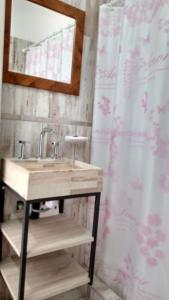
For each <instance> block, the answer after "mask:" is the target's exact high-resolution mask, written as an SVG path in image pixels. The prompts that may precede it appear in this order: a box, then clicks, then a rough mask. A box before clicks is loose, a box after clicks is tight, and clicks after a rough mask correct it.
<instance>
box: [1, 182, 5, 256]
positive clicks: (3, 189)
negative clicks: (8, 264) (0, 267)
mask: <svg viewBox="0 0 169 300" xmlns="http://www.w3.org/2000/svg"><path fill="white" fill-rule="evenodd" d="M4 203H5V186H4V184H3V182H0V223H3V221H4ZM2 240H3V236H2V231H1V230H0V261H1V260H2Z"/></svg>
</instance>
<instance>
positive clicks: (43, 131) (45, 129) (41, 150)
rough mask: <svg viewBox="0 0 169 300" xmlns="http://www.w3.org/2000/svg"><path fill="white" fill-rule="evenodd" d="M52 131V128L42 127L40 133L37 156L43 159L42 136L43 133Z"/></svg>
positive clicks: (43, 135)
mask: <svg viewBox="0 0 169 300" xmlns="http://www.w3.org/2000/svg"><path fill="white" fill-rule="evenodd" d="M50 132H54V131H53V129H52V128H49V127H45V128H43V129H42V131H41V133H40V139H39V150H38V158H39V159H43V152H44V137H45V133H50Z"/></svg>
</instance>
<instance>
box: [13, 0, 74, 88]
mask: <svg viewBox="0 0 169 300" xmlns="http://www.w3.org/2000/svg"><path fill="white" fill-rule="evenodd" d="M75 31H76V21H75V19H73V18H70V17H67V16H65V15H62V14H60V13H57V12H55V11H52V10H50V9H47V8H45V7H42V6H40V5H37V4H34V3H30V2H28V1H26V0H13V1H12V15H11V36H10V61H9V71H13V72H17V73H22V74H26V75H31V76H36V77H41V78H46V79H50V80H54V81H60V82H65V83H70V82H71V75H72V59H73V49H74V38H75Z"/></svg>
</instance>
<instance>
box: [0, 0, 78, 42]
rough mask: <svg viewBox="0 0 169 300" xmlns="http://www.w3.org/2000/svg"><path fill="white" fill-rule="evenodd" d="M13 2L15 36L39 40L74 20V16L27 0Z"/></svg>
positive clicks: (13, 29) (33, 40) (13, 32)
mask: <svg viewBox="0 0 169 300" xmlns="http://www.w3.org/2000/svg"><path fill="white" fill-rule="evenodd" d="M0 1H1V0H0ZM12 2H13V5H12V24H11V32H12V36H13V37H18V38H20V39H24V40H27V41H31V42H39V41H40V40H42V39H44V38H46V37H47V36H49V35H51V34H53V33H54V32H57V31H59V30H60V29H61V28H65V27H66V26H68V25H69V24H71V23H72V22H73V21H74V19H72V18H69V17H67V16H64V15H61V14H59V13H56V12H54V11H52V10H50V9H47V8H44V7H42V6H40V5H37V4H34V3H30V2H27V1H26V0H12Z"/></svg>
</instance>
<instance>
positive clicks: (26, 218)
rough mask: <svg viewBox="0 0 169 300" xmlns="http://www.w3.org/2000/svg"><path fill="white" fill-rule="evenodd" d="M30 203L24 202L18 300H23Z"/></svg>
mask: <svg viewBox="0 0 169 300" xmlns="http://www.w3.org/2000/svg"><path fill="white" fill-rule="evenodd" d="M29 211H30V202H29V201H24V216H23V225H22V241H21V258H20V274H19V290H18V300H24V291H25V278H26V261H27V242H28V228H29Z"/></svg>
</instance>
